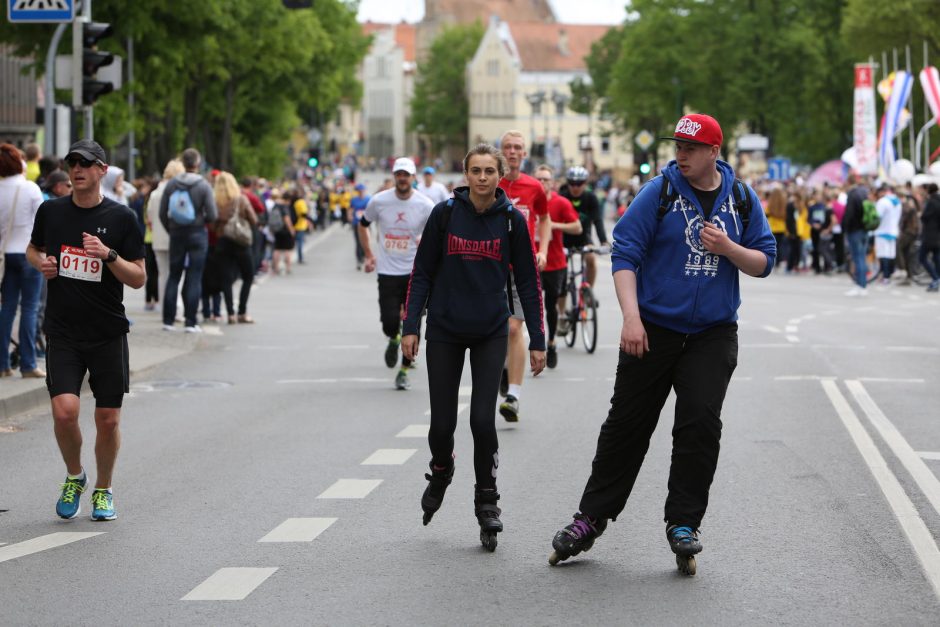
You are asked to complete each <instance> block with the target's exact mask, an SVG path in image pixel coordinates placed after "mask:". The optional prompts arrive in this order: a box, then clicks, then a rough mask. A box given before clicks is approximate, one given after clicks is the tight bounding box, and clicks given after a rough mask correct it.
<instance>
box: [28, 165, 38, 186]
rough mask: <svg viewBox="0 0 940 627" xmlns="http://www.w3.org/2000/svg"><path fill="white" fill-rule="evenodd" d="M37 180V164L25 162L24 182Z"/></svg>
mask: <svg viewBox="0 0 940 627" xmlns="http://www.w3.org/2000/svg"><path fill="white" fill-rule="evenodd" d="M38 178H39V162H38V161H27V162H26V180H28V181H32V182H33V183H35V182H36V179H38Z"/></svg>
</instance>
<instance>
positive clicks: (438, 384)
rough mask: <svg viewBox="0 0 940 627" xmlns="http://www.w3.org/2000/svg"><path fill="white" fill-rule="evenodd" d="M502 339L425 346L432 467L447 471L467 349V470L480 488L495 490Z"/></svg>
mask: <svg viewBox="0 0 940 627" xmlns="http://www.w3.org/2000/svg"><path fill="white" fill-rule="evenodd" d="M507 341H508V337H507V336H505V335H504V336H501V337H493V338H488V339H485V340H480V341H479V342H475V343H463V344H453V343H449V342H431V341H429V342H428V343H427V348H426V351H427V361H428V387H429V388H430V392H431V428H430V430H429V431H428V444H429V445H430V447H431V461H432V462H433V463H434V465H435V466H449V465H450V463H451V456H452V455H453V453H454V431H455V430H456V429H457V398H458V392H459V390H460V376H461V375H462V374H463V365H464V356H465V354H466V351H467V349H470V372H471V374H472V375H473V393H472V396H471V397H470V431H471V432H472V433H473V468H474V470H475V471H476V483H477V486H478V487H480V488H495V487H496V469H497V468H498V467H499V441H498V440H497V437H496V410H495V407H496V396H497V392H498V391H499V377H500V375H501V374H502V372H503V361H504V360H505V359H506V344H507Z"/></svg>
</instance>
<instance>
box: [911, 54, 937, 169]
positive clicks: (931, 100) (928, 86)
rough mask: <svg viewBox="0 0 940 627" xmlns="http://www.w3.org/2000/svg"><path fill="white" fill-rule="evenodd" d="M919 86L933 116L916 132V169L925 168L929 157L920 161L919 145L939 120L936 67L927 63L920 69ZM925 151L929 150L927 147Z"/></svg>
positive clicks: (921, 156) (921, 155)
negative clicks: (922, 89) (924, 161)
mask: <svg viewBox="0 0 940 627" xmlns="http://www.w3.org/2000/svg"><path fill="white" fill-rule="evenodd" d="M920 86H921V87H923V88H924V98H926V99H927V105H928V106H929V107H930V111H931V112H932V113H933V117H931V118H930V119H929V120H927V123H926V124H924V126H923V127H922V128H921V129H920V132H919V133H917V145H916V147H915V148H914V164H915V165H916V166H917V169H918V170H925V169H927V163H929V159H928V162H927V163H922V158H923V157H924V155H923V154H922V153H921V146H922V145H923V141H924V138H925V137H927V133H928V132H929V131H930V128H931V127H932V126H936V124H937V123H938V121H940V73H938V72H937V68H935V67H933V66H930V65H928V66H927V67H925V68H924V69H922V70H921V71H920ZM927 152H930V150H929V149H928V150H927Z"/></svg>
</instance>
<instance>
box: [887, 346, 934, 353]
mask: <svg viewBox="0 0 940 627" xmlns="http://www.w3.org/2000/svg"><path fill="white" fill-rule="evenodd" d="M885 350H886V351H891V352H893V353H923V354H925V355H940V348H934V347H932V346H885Z"/></svg>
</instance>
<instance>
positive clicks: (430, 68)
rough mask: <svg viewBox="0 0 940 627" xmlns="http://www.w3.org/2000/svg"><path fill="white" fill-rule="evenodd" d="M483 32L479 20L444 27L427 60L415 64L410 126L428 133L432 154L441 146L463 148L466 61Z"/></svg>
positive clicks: (466, 129) (467, 110)
mask: <svg viewBox="0 0 940 627" xmlns="http://www.w3.org/2000/svg"><path fill="white" fill-rule="evenodd" d="M483 34H484V28H483V25H482V24H481V23H480V22H479V21H477V22H475V23H473V24H468V25H457V26H451V27H448V28H445V29H444V30H443V31H442V32H441V33H440V34H439V35H438V36H437V37H436V38H435V39H434V41H433V42H432V43H431V48H430V50H429V53H428V58H427V60H426V61H424V62H422V63H419V64H418V75H417V78H416V79H415V89H414V96H413V97H412V99H411V119H410V121H409V129H410V130H412V131H414V130H417V131H419V132H420V133H422V134H424V135H427V136H428V137H429V138H430V140H431V147H432V150H433V152H435V153H440V151H441V149H442V148H443V147H444V146H456V147H458V148H459V149H461V150H462V149H463V148H464V147H466V145H467V143H468V134H469V119H470V103H469V102H468V100H467V87H466V82H467V81H466V71H467V63H469V62H470V59H471V58H473V55H474V53H476V50H477V48H478V47H479V46H480V41H481V40H482V39H483Z"/></svg>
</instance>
